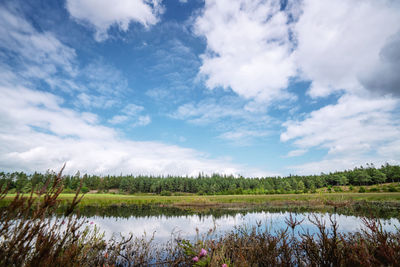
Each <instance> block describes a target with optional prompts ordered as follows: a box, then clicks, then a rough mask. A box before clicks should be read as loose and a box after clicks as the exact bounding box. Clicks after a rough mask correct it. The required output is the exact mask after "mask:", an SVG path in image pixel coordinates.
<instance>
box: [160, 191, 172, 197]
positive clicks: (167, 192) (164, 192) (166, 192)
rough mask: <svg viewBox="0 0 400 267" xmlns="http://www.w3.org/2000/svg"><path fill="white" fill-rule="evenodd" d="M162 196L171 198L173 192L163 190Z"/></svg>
mask: <svg viewBox="0 0 400 267" xmlns="http://www.w3.org/2000/svg"><path fill="white" fill-rule="evenodd" d="M160 195H161V196H167V197H169V196H172V193H171V191H167V190H163V191H161V193H160Z"/></svg>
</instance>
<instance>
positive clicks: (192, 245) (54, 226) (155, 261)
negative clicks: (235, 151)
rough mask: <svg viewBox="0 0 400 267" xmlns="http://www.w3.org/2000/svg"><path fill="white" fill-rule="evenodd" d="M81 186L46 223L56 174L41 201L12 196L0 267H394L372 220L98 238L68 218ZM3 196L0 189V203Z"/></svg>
mask: <svg viewBox="0 0 400 267" xmlns="http://www.w3.org/2000/svg"><path fill="white" fill-rule="evenodd" d="M81 187H82V184H81V185H80V186H78V189H77V193H76V194H75V195H74V197H73V198H72V199H71V201H70V202H69V204H68V206H67V208H66V209H65V212H64V215H63V216H62V217H56V218H54V217H51V215H52V214H54V212H56V210H57V208H58V207H59V205H60V199H59V198H60V194H61V192H62V191H63V183H62V179H61V173H59V175H57V176H56V177H52V179H48V180H47V181H46V182H45V183H44V185H43V186H42V187H41V188H40V189H39V190H37V191H36V192H35V194H36V195H38V196H39V198H40V199H41V201H37V199H38V198H36V197H35V196H34V192H33V191H32V193H31V194H30V195H29V196H23V195H21V194H16V195H15V196H14V198H13V200H12V201H11V203H9V205H8V206H7V207H5V208H3V209H0V266H45V265H47V266H154V265H157V266H399V265H400V230H397V232H394V233H390V232H386V231H385V230H383V228H382V225H381V224H380V222H379V220H377V219H374V218H365V219H364V230H362V231H360V232H354V233H341V232H339V231H338V224H337V223H336V221H335V219H334V217H331V218H330V223H331V226H330V227H327V226H326V223H325V222H324V221H322V220H321V218H319V217H318V216H316V215H312V216H310V217H309V220H310V221H311V222H312V223H313V224H314V225H315V229H316V230H317V232H316V234H315V235H314V234H310V233H305V234H302V235H298V234H297V231H298V229H299V227H301V224H302V222H301V221H296V220H295V219H294V218H293V217H292V216H290V217H289V218H288V219H287V220H286V224H287V228H286V229H284V230H282V231H278V232H272V231H270V230H269V229H268V227H264V226H263V225H261V224H259V225H258V227H254V228H251V229H248V228H246V227H245V226H243V227H239V228H236V229H234V230H232V231H231V232H228V233H225V234H222V235H219V236H218V235H216V234H215V232H214V230H215V229H210V231H209V232H208V235H206V236H198V238H197V239H196V240H194V241H193V240H184V239H181V238H179V236H175V237H174V236H172V238H171V241H170V242H168V243H166V244H154V243H153V238H152V237H151V236H150V237H146V236H144V237H143V238H133V237H132V236H129V237H120V238H113V239H111V240H105V239H104V237H103V236H102V235H101V234H100V231H101V229H100V230H99V229H97V228H96V227H95V226H92V225H91V224H90V222H87V221H85V220H84V219H79V218H78V217H77V216H75V215H73V211H74V209H76V207H77V205H78V204H79V202H80V201H84V198H83V199H82V197H81V196H80V195H79V190H80V189H81ZM7 193H8V190H7V189H3V190H2V191H1V192H0V199H4V198H5V197H6V195H7ZM381 195H382V194H380V196H381ZM294 196H296V197H299V195H294ZM240 197H242V196H240ZM243 197H245V196H243ZM273 197H281V196H273Z"/></svg>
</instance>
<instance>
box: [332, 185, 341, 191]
mask: <svg viewBox="0 0 400 267" xmlns="http://www.w3.org/2000/svg"><path fill="white" fill-rule="evenodd" d="M333 190H334V191H335V192H343V190H342V188H341V187H339V186H335V187H334V188H333Z"/></svg>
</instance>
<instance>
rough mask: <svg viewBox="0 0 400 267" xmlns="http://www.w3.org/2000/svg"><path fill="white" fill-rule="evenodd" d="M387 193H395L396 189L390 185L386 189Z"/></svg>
mask: <svg viewBox="0 0 400 267" xmlns="http://www.w3.org/2000/svg"><path fill="white" fill-rule="evenodd" d="M388 191H389V192H397V188H396V187H394V186H393V185H390V186H389V187H388Z"/></svg>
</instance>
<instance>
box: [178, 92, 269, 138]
mask: <svg viewBox="0 0 400 267" xmlns="http://www.w3.org/2000/svg"><path fill="white" fill-rule="evenodd" d="M248 104H249V103H247V102H246V101H242V100H241V99H240V98H238V97H223V98H221V99H218V100H215V99H211V98H209V99H204V100H202V101H199V102H197V103H186V104H183V105H181V106H179V107H178V108H177V110H176V111H175V112H174V113H173V114H171V115H170V116H171V117H172V118H175V119H180V120H186V121H188V122H189V123H191V124H195V125H199V126H204V125H207V124H213V126H214V129H215V130H216V131H218V132H221V133H220V134H219V136H218V137H219V138H222V139H224V140H226V141H230V142H234V143H235V144H238V145H247V144H249V143H250V141H251V140H252V139H256V138H262V137H265V136H267V135H269V134H270V132H271V128H272V127H273V126H274V125H275V124H276V122H275V121H274V120H273V119H272V118H271V117H269V116H268V115H267V114H266V111H265V110H264V109H249V108H247V105H248Z"/></svg>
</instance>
